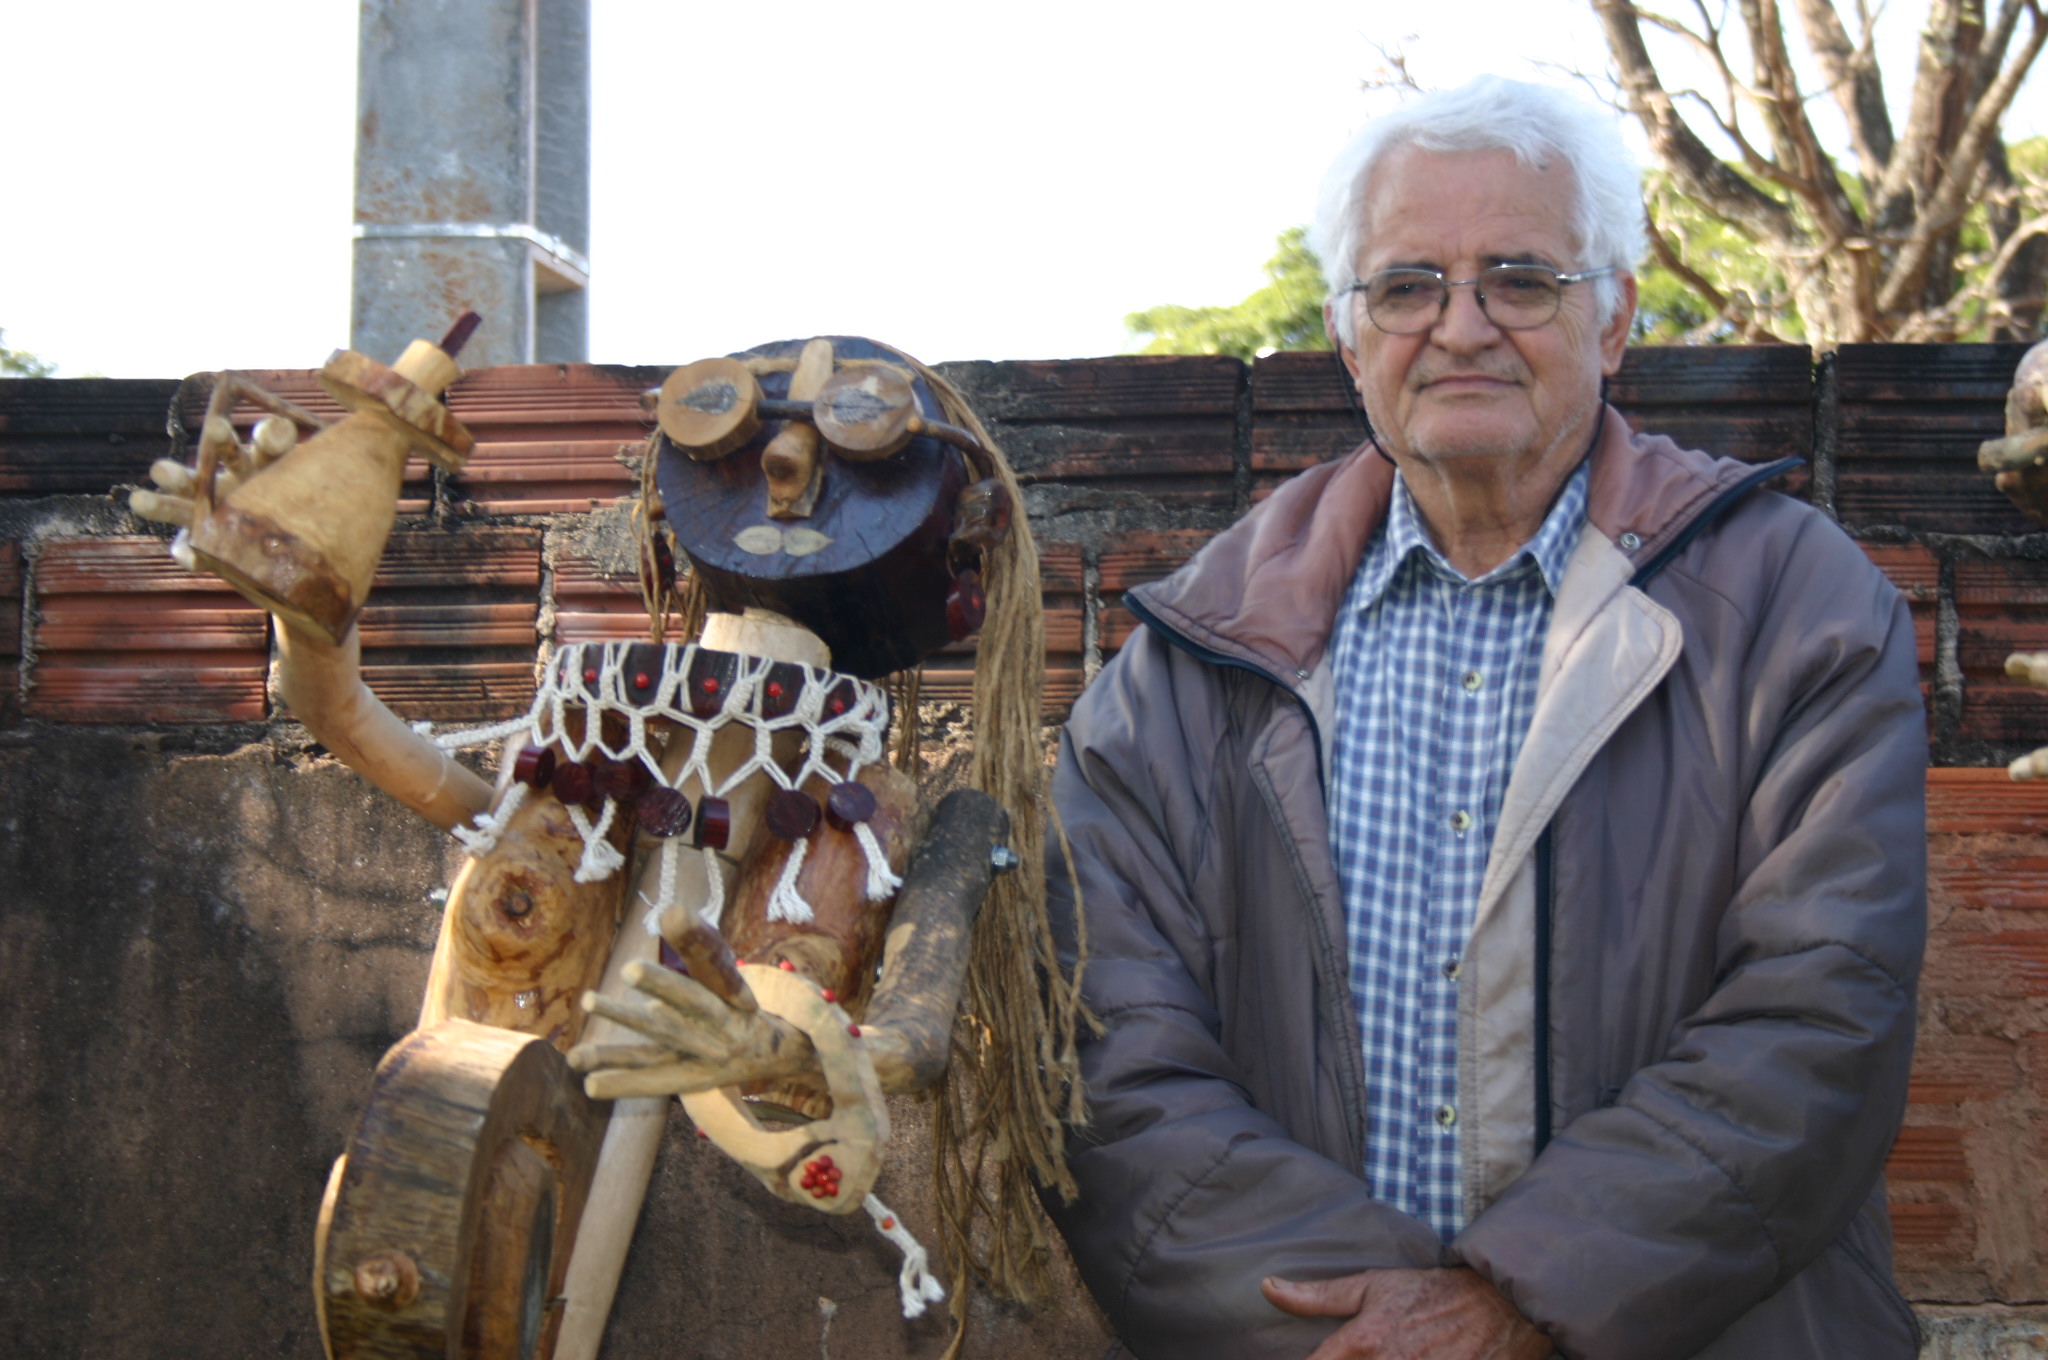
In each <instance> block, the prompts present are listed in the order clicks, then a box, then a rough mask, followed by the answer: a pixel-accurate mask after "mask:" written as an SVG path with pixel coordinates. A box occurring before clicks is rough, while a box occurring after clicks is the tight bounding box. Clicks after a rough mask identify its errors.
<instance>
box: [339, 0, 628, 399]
mask: <svg viewBox="0 0 2048 1360" xmlns="http://www.w3.org/2000/svg"><path fill="white" fill-rule="evenodd" d="M356 114H357V122H356V204H355V216H356V225H355V237H356V241H355V286H354V292H355V299H354V306H353V308H352V311H351V314H350V320H349V344H350V347H351V348H354V349H357V350H361V351H362V352H363V353H365V354H369V355H371V356H373V357H375V358H380V359H384V360H386V361H388V360H389V359H391V358H393V357H395V356H396V355H397V354H398V353H399V351H401V350H402V349H404V348H405V346H406V343H407V342H408V341H410V340H412V339H413V338H414V337H416V336H427V337H429V338H432V337H434V336H437V335H439V334H440V332H441V330H442V328H443V327H445V326H446V325H447V324H448V322H449V321H451V320H453V319H454V317H455V316H456V315H457V314H458V313H460V312H461V311H462V310H463V309H464V308H474V309H475V310H477V311H478V312H481V313H482V314H483V317H484V324H483V327H482V329H480V330H479V331H478V332H477V333H476V336H475V338H473V339H472V340H471V341H470V342H469V345H468V347H467V348H465V349H464V350H463V352H462V362H463V365H464V366H465V367H470V368H480V367H482V366H484V365H486V364H520V363H535V362H540V363H555V362H574V361H578V360H582V359H585V358H587V357H588V355H589V307H588V301H587V289H588V287H589V282H590V261H589V258H588V251H589V248H590V0H363V7H362V28H361V39H360V50H359V56H358V78H357V90H356Z"/></svg>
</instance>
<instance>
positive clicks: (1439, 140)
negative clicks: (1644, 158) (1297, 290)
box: [1309, 76, 1643, 345]
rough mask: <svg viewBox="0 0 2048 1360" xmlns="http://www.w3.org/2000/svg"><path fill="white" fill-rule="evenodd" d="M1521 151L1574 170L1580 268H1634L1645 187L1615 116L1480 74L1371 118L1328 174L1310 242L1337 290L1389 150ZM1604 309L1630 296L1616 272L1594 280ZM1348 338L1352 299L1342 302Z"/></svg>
mask: <svg viewBox="0 0 2048 1360" xmlns="http://www.w3.org/2000/svg"><path fill="white" fill-rule="evenodd" d="M1404 146H1412V147H1416V148H1418V149H1419V150H1423V151H1452V152H1456V151H1512V152H1513V153H1514V154H1515V159H1517V160H1519V161H1520V162H1521V163H1522V164H1524V165H1527V166H1531V167H1535V168H1541V167H1544V166H1547V165H1550V164H1552V163H1553V162H1555V161H1559V160H1561V161H1563V162H1564V164H1565V166H1566V168H1567V169H1569V170H1570V171H1571V175H1572V188H1573V194H1572V234H1573V235H1574V236H1576V237H1577V238H1578V247H1579V250H1580V251H1581V253H1582V255H1583V257H1584V258H1582V259H1581V260H1580V261H1579V265H1578V267H1579V268H1580V269H1599V268H1603V267H1606V266H1612V267H1614V268H1615V269H1619V270H1633V269H1634V268H1635V263H1636V261H1637V260H1638V259H1639V258H1641V256H1642V253H1643V189H1642V176H1641V172H1640V171H1639V169H1638V168H1637V166H1636V158H1635V157H1634V156H1633V155H1631V154H1630V153H1629V149H1628V147H1627V146H1626V145H1624V144H1623V142H1622V140H1621V132H1620V129H1619V128H1618V127H1617V126H1616V124H1615V120H1614V119H1613V118H1611V117H1609V116H1608V115H1607V114H1606V112H1605V111H1604V110H1602V109H1601V108H1599V107H1598V106H1596V105H1593V104H1590V103H1588V102H1586V101H1585V100H1583V99H1579V98H1577V97H1575V96H1573V95H1569V94H1566V93H1565V92H1564V91H1563V90H1559V89H1554V88H1552V87H1550V86H1548V85H1531V84H1528V83H1526V82H1524V81H1519V80H1508V79H1506V78H1505V77H1502V76H1480V77H1479V78H1478V79H1477V80H1473V81H1471V82H1469V83H1467V84H1465V85H1461V86H1459V87H1458V88H1457V89H1455V90H1439V91H1437V92H1435V93H1433V94H1428V95H1424V96H1423V97H1422V98H1421V99H1418V100H1416V101H1415V102H1414V103H1413V104H1409V105H1407V106H1406V107H1404V108H1401V109H1397V110H1396V111H1394V112H1393V113H1390V114H1388V115H1387V116H1385V117H1384V118H1376V119H1374V120H1373V121H1372V122H1371V123H1369V124H1367V126H1366V128H1365V131H1363V132H1361V133H1359V134H1358V136H1356V137H1355V138H1353V139H1352V141H1351V145H1349V146H1347V147H1345V148H1344V150H1343V151H1342V152H1341V153H1340V154H1339V155H1338V157H1337V159H1336V160H1335V161H1333V162H1332V163H1331V165H1330V169H1329V171H1328V172H1327V173H1326V174H1325V175H1324V176H1323V188H1322V193H1321V194H1320V195H1318V197H1317V200H1316V220H1315V225H1314V227H1313V228H1311V229H1310V234H1309V244H1310V245H1312V246H1313V247H1314V248H1315V252H1316V254H1317V255H1318V256H1319V257H1321V259H1322V262H1323V277H1324V278H1325V279H1326V280H1327V281H1328V282H1329V285H1330V294H1331V296H1332V297H1335V296H1337V295H1338V294H1340V293H1342V292H1344V290H1345V289H1347V288H1349V287H1350V286H1351V285H1352V284H1354V283H1356V282H1357V281H1358V267H1357V260H1358V252H1359V249H1360V248H1361V247H1362V246H1363V245H1364V243H1365V241H1366V238H1367V237H1368V236H1369V235H1370V234H1371V230H1372V224H1371V223H1370V222H1368V221H1367V220H1366V215H1365V204H1366V198H1365V191H1366V184H1367V181H1368V180H1370V179H1371V178H1372V172H1373V170H1374V169H1375V168H1376V167H1377V166H1378V165H1379V163H1380V161H1381V160H1382V159H1384V158H1385V157H1386V155H1387V153H1388V152H1390V151H1394V150H1397V149H1399V148H1401V147H1404ZM1593 286H1594V289H1595V293H1594V296H1595V297H1597V298H1598V299H1599V301H1600V309H1601V315H1602V316H1603V317H1605V318H1608V319H1612V318H1613V316H1614V311H1615V308H1617V307H1619V306H1620V305H1621V288H1620V285H1619V284H1618V283H1617V282H1616V280H1615V278H1614V276H1613V275H1611V274H1610V275H1608V276H1606V277H1604V278H1601V279H1597V280H1594V281H1593ZM1335 313H1336V321H1337V329H1338V334H1339V336H1340V338H1342V340H1343V341H1344V343H1345V344H1347V345H1351V344H1355V343H1356V342H1357V337H1356V336H1355V335H1354V334H1353V333H1352V328H1351V317H1352V309H1351V308H1350V307H1346V306H1339V307H1337V308H1336V309H1335Z"/></svg>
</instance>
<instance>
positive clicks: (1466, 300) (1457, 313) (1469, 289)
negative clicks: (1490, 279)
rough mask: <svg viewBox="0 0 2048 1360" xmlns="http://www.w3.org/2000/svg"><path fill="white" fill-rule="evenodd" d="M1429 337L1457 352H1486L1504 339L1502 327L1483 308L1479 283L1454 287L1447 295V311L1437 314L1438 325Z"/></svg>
mask: <svg viewBox="0 0 2048 1360" xmlns="http://www.w3.org/2000/svg"><path fill="white" fill-rule="evenodd" d="M1429 338H1430V340H1431V341H1432V342H1433V343H1435V344H1436V345H1438V346H1440V347H1441V348H1443V349H1447V350H1451V351H1453V352H1467V351H1471V350H1475V349H1484V348H1485V347H1486V346H1488V345H1490V344H1493V343H1494V342H1495V341H1497V340H1498V339H1499V338H1500V327H1498V326H1496V325H1494V324H1493V321H1492V319H1491V318H1489V317H1488V316H1487V315H1486V309H1485V308H1484V307H1482V306H1480V305H1479V283H1478V280H1476V279H1474V280H1468V281H1466V282H1463V283H1455V284H1452V285H1451V286H1450V288H1449V289H1448V290H1447V291H1446V292H1445V294H1444V305H1443V309H1442V310H1441V311H1439V312H1438V313H1437V317H1436V325H1434V326H1432V327H1430V331H1429Z"/></svg>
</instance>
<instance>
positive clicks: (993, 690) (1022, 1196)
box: [634, 355, 1094, 1360]
mask: <svg viewBox="0 0 2048 1360" xmlns="http://www.w3.org/2000/svg"><path fill="white" fill-rule="evenodd" d="M899 357H900V358H901V361H902V364H903V365H904V366H905V367H907V368H908V369H910V370H911V371H913V372H914V373H916V375H917V376H918V377H920V378H922V379H923V380H924V382H925V383H926V384H927V385H928V386H929V387H930V389H931V391H932V392H933V393H934V394H935V395H936V396H937V397H938V401H939V405H940V408H941V410H942V412H943V413H944V416H945V419H946V420H947V422H948V423H950V424H953V425H958V426H961V427H962V428H964V429H967V430H969V431H971V432H972V433H973V434H974V436H975V437H976V438H977V439H978V440H980V441H981V445H982V447H983V448H984V449H986V450H987V451H988V454H989V457H988V460H987V465H985V466H978V467H976V469H975V475H976V476H978V477H995V478H998V479H1000V480H1001V482H1002V484H1003V487H1004V489H1005V490H1006V491H1007V492H1008V493H1009V496H1010V504H1011V506H1012V507H1013V511H1012V517H1011V524H1010V531H1009V533H1008V534H1006V535H1004V537H1003V539H1002V541H1001V542H1000V543H999V544H997V545H996V547H995V548H994V549H993V551H991V552H990V553H988V554H987V560H986V561H985V562H984V563H983V574H984V578H985V579H984V582H983V590H984V592H985V598H986V602H987V609H986V613H985V616H984V619H983V623H982V628H981V637H980V642H979V644H978V645H977V647H976V650H975V661H974V718H973V743H974V751H973V761H972V765H971V767H970V771H969V774H968V782H969V783H971V784H972V785H973V786H974V787H975V788H977V789H979V790H981V791H982V792H984V793H986V794H988V795H989V796H990V797H992V798H994V799H995V800H996V801H997V802H998V803H1000V804H1001V805H1002V806H1003V807H1004V809H1005V810H1007V811H1008V812H1009V814H1010V840H1011V848H1012V849H1013V850H1015V852H1016V854H1017V856H1018V859H1019V861H1020V862H1019V864H1018V866H1017V867H1016V868H1015V869H1013V870H1012V871H1011V872H1009V873H1006V874H1000V875H998V876H997V877H996V879H995V882H994V883H993V885H992V886H991V887H990V889H989V894H988V897H987V899H986V900H985V901H984V902H983V904H982V908H981V911H980V914H979V915H978V916H977V917H976V918H975V923H974V932H973V936H972V940H971V942H970V944H969V950H968V967H967V984H966V988H965V996H964V998H963V1006H962V1014H961V1015H960V1016H959V1017H958V1019H957V1022H956V1027H955V1031H954V1042H953V1061H952V1062H951V1063H950V1064H949V1065H948V1067H947V1070H946V1074H945V1076H944V1077H942V1078H941V1080H940V1082H939V1084H938V1086H937V1088H936V1089H935V1090H934V1092H933V1110H932V1161H933V1168H932V1170H933V1188H934V1191H935V1194H936V1198H937V1200H938V1207H939V1215H940V1219H941V1222H942V1229H941V1230H942V1234H943V1237H944V1242H943V1248H944V1253H945V1260H946V1267H947V1274H949V1275H950V1276H951V1277H952V1279H953V1281H954V1288H953V1296H952V1301H951V1305H950V1306H951V1311H952V1316H953V1321H954V1327H955V1330H954V1335H953V1340H952V1343H951V1346H950V1347H949V1348H948V1350H947V1352H946V1356H947V1360H951V1357H953V1356H955V1355H957V1354H958V1352H959V1349H960V1346H961V1344H962V1342H963V1340H964V1338H965V1335H966V1327H967V1311H968V1300H969V1298H970V1295H971V1290H970V1288H969V1281H970V1278H979V1279H981V1280H983V1281H985V1282H986V1283H987V1284H988V1285H989V1287H990V1288H992V1289H993V1290H994V1291H995V1292H997V1293H999V1294H1002V1295H1005V1296H1007V1297H1011V1298H1032V1297H1036V1296H1038V1295H1041V1294H1042V1293H1043V1292H1044V1291H1045V1289H1046V1287H1047V1281H1048V1276H1047V1274H1046V1266H1047V1263H1048V1262H1049V1261H1050V1259H1051V1257H1052V1250H1053V1247H1052V1239H1051V1237H1050V1235H1049V1231H1048V1229H1049V1225H1048V1223H1047V1222H1046V1220H1045V1217H1044V1213H1043V1210H1042V1209H1041V1208H1040V1206H1039V1201H1038V1195H1037V1186H1039V1185H1044V1186H1046V1187H1049V1188H1051V1189H1053V1190H1056V1191H1058V1192H1059V1193H1060V1194H1061V1195H1062V1196H1063V1197H1065V1198H1067V1199H1072V1198H1073V1197H1074V1195H1075V1193H1076V1187H1075V1184H1074V1179H1073V1176H1072V1175H1071V1173H1069V1172H1068V1170H1067V1165H1066V1158H1065V1142H1066V1126H1067V1125H1069V1124H1075V1125H1078V1124H1080V1123H1081V1122H1082V1121H1083V1118H1084V1116H1085V1107H1084V1104H1083V1100H1082V1090H1081V1080H1080V1060H1079V1055H1078V1053H1077V1051H1076V1045H1077V1041H1078V1039H1079V1037H1080V1033H1079V1031H1080V1027H1081V1026H1082V1025H1084V1024H1086V1025H1091V1026H1092V1025H1093V1024H1094V1020H1093V1017H1092V1016H1090V1015H1089V1014H1088V1012H1087V1011H1086V1009H1085V1008H1084V1007H1083V1005H1082V1003H1081V990H1080V988H1081V968H1082V961H1083V960H1084V959H1085V957H1086V954H1087V940H1086V935H1085V932H1084V933H1083V934H1082V935H1081V937H1080V940H1079V948H1078V951H1077V956H1076V960H1075V964H1074V968H1073V971H1072V972H1071V973H1069V972H1068V971H1067V970H1066V969H1065V968H1063V967H1062V966H1061V963H1060V958H1059V953H1058V949H1057V946H1056V943H1055V940H1054V936H1053V931H1052V923H1051V920H1050V918H1049V917H1048V916H1047V914H1046V902H1045V831H1046V818H1048V817H1050V819H1051V823H1052V828H1053V832H1054V834H1055V835H1057V836H1058V837H1059V839H1060V842H1061V846H1062V849H1064V848H1065V843H1066V833H1065V830H1064V829H1063V828H1062V827H1061V826H1060V823H1059V816H1058V813H1057V812H1054V811H1052V810H1051V804H1050V800H1049V799H1048V797H1047V790H1046V760H1045V747H1044V741H1043V737H1042V727H1041V722H1042V714H1043V711H1044V710H1043V703H1044V690H1045V619H1044V610H1043V603H1042V599H1041V595H1040V589H1041V587H1040V582H1039V569H1038V545H1037V544H1036V543H1035V542H1034V541H1033V539H1032V536H1031V527H1030V523H1029V519H1028V517H1027V516H1026V514H1025V512H1024V490H1023V487H1022V486H1021V485H1019V484H1018V481H1017V476H1016V473H1015V472H1014V471H1012V470H1011V468H1010V465H1009V462H1008V460H1007V459H1005V458H1004V457H1003V454H1002V451H1001V450H1000V449H999V448H998V447H997V446H996V443H995V441H994V440H993V439H991V438H990V437H989V433H988V431H987V429H986V428H985V427H984V426H983V425H982V423H981V420H980V418H979V417H978V416H976V415H975V413H974V409H973V408H972V407H971V406H969V405H968V404H967V399H966V398H965V397H964V396H962V395H961V393H960V392H959V390H958V389H956V388H955V387H954V386H953V385H952V384H951V383H949V382H947V381H946V380H945V379H944V378H942V377H940V376H939V375H938V374H937V373H936V372H934V371H933V370H931V369H929V368H926V367H925V366H924V365H922V364H920V363H918V362H917V361H916V360H915V359H912V358H910V356H908V355H900V356H899ZM866 362H869V363H875V362H880V361H866ZM793 365H794V360H752V361H749V367H751V368H753V369H754V370H755V371H756V372H765V371H783V370H785V369H787V368H790V367H792V366H793ZM841 366H842V367H844V366H845V364H843V363H842V365H841ZM656 442H657V441H656V440H655V439H653V438H651V437H650V439H649V448H648V460H647V464H646V466H645V468H644V469H643V472H642V477H641V502H642V506H643V509H642V510H641V511H640V512H639V513H637V514H636V515H635V517H634V528H635V530H636V532H637V533H638V534H639V535H640V539H641V543H642V563H643V567H642V579H643V582H646V581H648V580H649V579H652V580H654V581H656V582H658V581H659V574H658V573H655V572H653V571H652V565H653V552H652V544H653V541H654V536H655V535H656V534H658V533H664V532H668V530H667V526H666V525H665V524H662V523H658V522H656V521H655V519H654V516H653V515H652V514H651V513H649V511H648V510H647V509H646V508H645V507H652V506H655V505H657V504H658V503H659V496H658V493H657V492H656V490H655V486H654V474H653V471H652V468H653V464H654V461H655V460H654V446H655V444H656ZM970 459H971V456H970ZM971 461H979V460H972V459H971ZM675 559H676V562H677V569H678V572H679V573H680V572H681V571H682V569H683V563H684V562H686V561H687V558H686V557H685V556H684V555H683V554H681V553H676V554H675ZM647 603H648V610H649V614H650V616H651V619H652V628H653V630H654V635H655V636H656V638H657V640H658V639H659V637H660V634H661V631H662V629H663V625H664V623H665V621H666V620H667V619H668V618H669V617H670V616H671V615H672V614H673V615H676V616H680V617H679V619H678V625H679V631H680V633H681V636H683V637H685V638H695V637H696V636H697V635H698V632H699V631H700V629H701V627H702V622H703V614H704V602H703V594H702V591H701V590H700V589H698V588H697V583H696V582H695V581H694V579H692V578H691V577H690V576H684V577H682V579H681V580H680V581H679V583H678V584H677V586H676V588H675V591H674V593H673V595H672V596H671V595H669V594H668V593H667V592H665V591H664V590H662V589H659V588H657V589H652V590H649V591H648V598H647ZM918 677H919V671H918V669H917V668H916V667H912V668H911V669H910V670H908V671H904V672H901V673H899V674H898V675H895V676H892V677H890V680H889V682H888V684H889V689H890V692H891V696H892V699H893V701H894V705H895V710H896V721H897V722H898V724H899V727H898V729H897V736H896V752H895V758H896V762H897V763H898V765H899V767H904V768H914V767H915V765H916V762H917V753H918V744H919V736H920V733H919V724H918V714H917V702H918ZM1063 858H1065V859H1067V860H1069V861H1070V860H1071V856H1066V857H1063ZM1075 898H1076V901H1077V903H1078V901H1079V885H1078V884H1076V885H1075ZM1076 914H1077V916H1078V914H1079V913H1078V912H1077V913H1076Z"/></svg>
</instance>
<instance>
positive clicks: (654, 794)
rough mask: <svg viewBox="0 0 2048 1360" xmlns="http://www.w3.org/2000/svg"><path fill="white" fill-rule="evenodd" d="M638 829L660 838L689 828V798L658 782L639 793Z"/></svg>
mask: <svg viewBox="0 0 2048 1360" xmlns="http://www.w3.org/2000/svg"><path fill="white" fill-rule="evenodd" d="M639 809H640V829H641V830H642V831H645V832H646V833H647V834H648V835H650V836H654V837H656V838H658V839H660V840H667V839H669V838H670V837H671V836H680V835H682V834H683V833H684V832H685V831H688V830H689V829H690V800H689V799H687V798H685V797H683V795H681V794H680V793H677V792H676V791H675V790H674V789H670V788H664V787H662V786H661V785H660V784H656V785H655V786H654V787H652V788H650V789H648V790H647V792H645V793H643V794H641V795H640V805H639Z"/></svg>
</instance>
